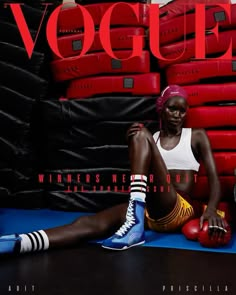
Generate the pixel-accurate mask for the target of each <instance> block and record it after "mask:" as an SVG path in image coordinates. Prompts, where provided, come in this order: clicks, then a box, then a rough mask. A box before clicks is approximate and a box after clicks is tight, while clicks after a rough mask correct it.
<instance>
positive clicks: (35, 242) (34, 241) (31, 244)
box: [19, 230, 49, 253]
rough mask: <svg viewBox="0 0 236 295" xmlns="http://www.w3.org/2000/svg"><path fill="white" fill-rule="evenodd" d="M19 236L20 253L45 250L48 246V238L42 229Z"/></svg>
mask: <svg viewBox="0 0 236 295" xmlns="http://www.w3.org/2000/svg"><path fill="white" fill-rule="evenodd" d="M19 236H20V237H21V239H22V240H21V248H20V253H26V252H33V251H41V250H47V249H48V248H49V239H48V236H47V234H46V233H45V231H43V230H39V231H34V232H32V233H27V234H22V235H19Z"/></svg>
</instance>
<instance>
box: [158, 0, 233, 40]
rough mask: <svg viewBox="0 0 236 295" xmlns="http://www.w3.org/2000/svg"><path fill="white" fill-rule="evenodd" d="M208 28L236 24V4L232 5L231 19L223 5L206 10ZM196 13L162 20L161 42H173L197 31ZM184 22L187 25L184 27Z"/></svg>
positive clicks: (227, 26)
mask: <svg viewBox="0 0 236 295" xmlns="http://www.w3.org/2000/svg"><path fill="white" fill-rule="evenodd" d="M205 14H206V19H205V21H206V29H210V28H213V27H214V26H215V25H216V23H218V25H219V27H220V28H224V29H225V28H233V27H235V26H236V4H232V5H231V21H230V20H229V18H228V15H227V13H226V12H225V11H224V9H223V8H222V7H219V6H218V7H213V8H210V9H208V10H206V12H205ZM195 21H196V20H195V13H190V14H187V15H185V16H184V15H181V16H178V17H175V18H171V19H169V20H167V21H161V22H160V44H167V43H172V42H173V41H176V40H178V39H180V38H181V37H183V36H185V35H188V34H191V33H194V32H195ZM184 24H186V27H185V28H184Z"/></svg>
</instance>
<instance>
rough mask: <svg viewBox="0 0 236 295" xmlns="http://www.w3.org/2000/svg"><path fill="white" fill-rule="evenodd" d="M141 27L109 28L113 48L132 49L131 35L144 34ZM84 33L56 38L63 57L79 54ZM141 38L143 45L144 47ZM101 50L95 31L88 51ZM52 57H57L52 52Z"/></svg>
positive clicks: (97, 34) (97, 33)
mask: <svg viewBox="0 0 236 295" xmlns="http://www.w3.org/2000/svg"><path fill="white" fill-rule="evenodd" d="M144 35H145V31H144V29H143V28H135V27H133V28H132V27H127V28H112V29H111V30H110V40H111V45H112V48H113V49H133V38H132V37H131V36H144ZM83 42H84V34H82V33H81V34H70V35H65V36H62V37H59V38H58V48H59V52H60V53H61V55H62V56H63V57H71V56H76V55H78V54H80V52H81V50H82V48H83ZM144 43H145V42H144V39H143V47H144ZM94 51H103V47H102V44H101V42H100V37H99V32H96V33H95V37H94V41H93V44H92V46H91V47H90V49H89V51H88V52H94ZM53 59H59V57H58V56H57V55H55V54H53Z"/></svg>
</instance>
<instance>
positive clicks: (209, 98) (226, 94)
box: [183, 83, 236, 106]
mask: <svg viewBox="0 0 236 295" xmlns="http://www.w3.org/2000/svg"><path fill="white" fill-rule="evenodd" d="M183 87H184V89H185V90H186V92H187V93H188V104H189V106H199V105H204V104H209V103H210V104H213V103H214V104H219V103H220V104H222V103H225V102H236V95H235V93H236V83H224V84H223V83H222V84H197V85H187V86H183Z"/></svg>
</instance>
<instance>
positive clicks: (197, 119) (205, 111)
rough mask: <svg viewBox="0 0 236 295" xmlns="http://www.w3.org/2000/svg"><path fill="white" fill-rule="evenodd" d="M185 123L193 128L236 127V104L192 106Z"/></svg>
mask: <svg viewBox="0 0 236 295" xmlns="http://www.w3.org/2000/svg"><path fill="white" fill-rule="evenodd" d="M185 125H186V127H192V128H216V127H219V128H222V127H224V126H225V127H227V126H230V127H235V126H236V105H235V106H218V107H215V106H210V107H197V108H190V109H189V110H188V114H187V118H186V121H185Z"/></svg>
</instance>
